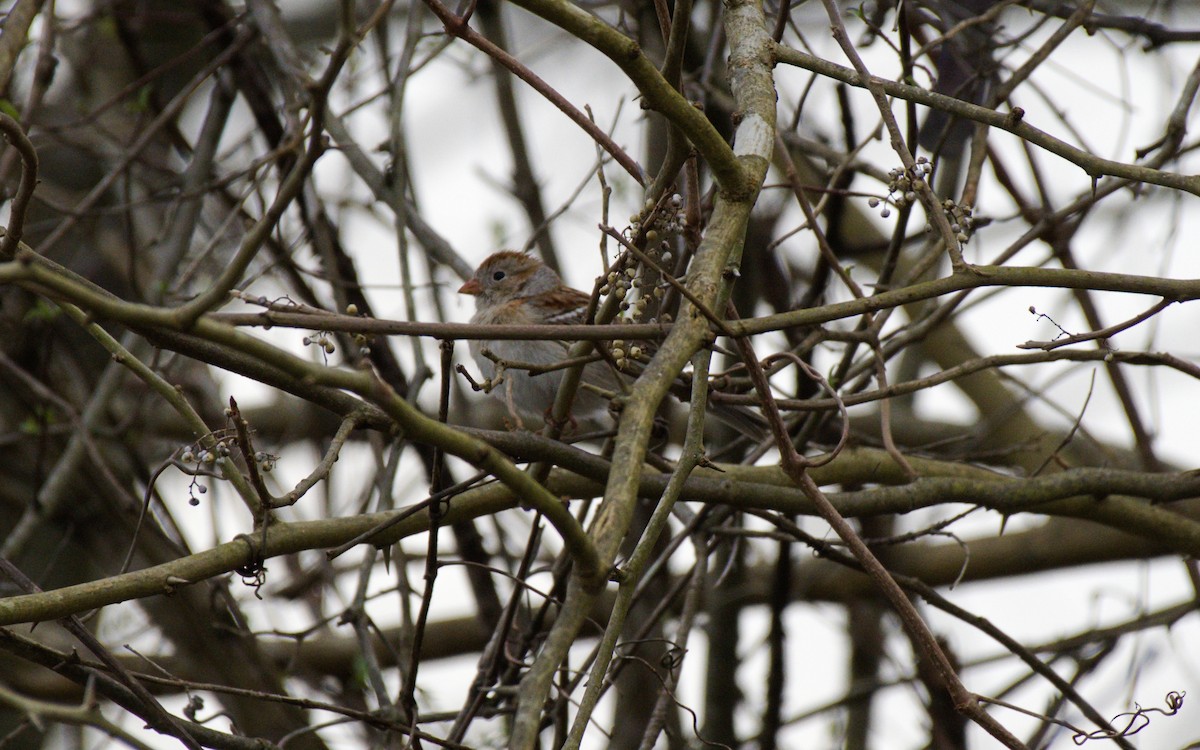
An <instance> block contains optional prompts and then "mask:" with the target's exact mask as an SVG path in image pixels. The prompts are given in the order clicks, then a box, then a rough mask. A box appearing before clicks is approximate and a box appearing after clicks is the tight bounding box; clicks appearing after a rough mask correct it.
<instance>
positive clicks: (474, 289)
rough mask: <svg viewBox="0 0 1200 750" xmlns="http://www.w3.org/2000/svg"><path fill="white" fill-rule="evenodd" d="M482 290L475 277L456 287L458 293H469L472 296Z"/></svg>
mask: <svg viewBox="0 0 1200 750" xmlns="http://www.w3.org/2000/svg"><path fill="white" fill-rule="evenodd" d="M482 291H483V287H481V286H479V282H478V281H477V280H475V279H471V280H470V281H468V282H467V283H465V284H463V285H462V286H460V287H459V288H458V293H459V294H470V295H472V296H473V295H476V294H479V293H480V292H482Z"/></svg>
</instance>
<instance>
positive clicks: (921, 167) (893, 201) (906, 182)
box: [867, 156, 933, 219]
mask: <svg viewBox="0 0 1200 750" xmlns="http://www.w3.org/2000/svg"><path fill="white" fill-rule="evenodd" d="M932 172H933V165H932V164H930V163H929V159H927V158H925V157H924V156H918V157H917V163H916V164H915V165H914V166H913V168H912V169H893V170H891V171H889V172H888V184H887V189H888V194H887V197H886V198H884V199H883V200H882V201H881V200H880V199H879V198H871V199H870V200H868V201H867V205H869V206H870V207H871V208H875V207H876V206H878V205H879V204H880V203H881V202H882V203H885V205H884V207H883V210H881V211H880V212H879V215H880V216H882V217H883V218H885V219H886V218H887V217H889V216H891V215H892V210H891V208H890V207H889V205H886V204H890V205H892V206H895V207H896V208H904V207H905V206H911V205H913V204H914V203H916V202H917V190H920V189H921V188H923V187H925V180H926V178H928V177H929V175H930V173H932Z"/></svg>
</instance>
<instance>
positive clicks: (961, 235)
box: [942, 198, 975, 245]
mask: <svg viewBox="0 0 1200 750" xmlns="http://www.w3.org/2000/svg"><path fill="white" fill-rule="evenodd" d="M942 210H943V211H945V212H946V218H947V219H948V220H949V221H950V231H952V232H954V238H955V239H957V240H958V241H959V242H960V243H962V244H964V245H965V244H967V240H969V239H971V232H972V230H973V229H974V228H975V219H974V218H973V217H972V215H971V214H972V211H973V209H972V208H971V207H970V206H960V205H958V204H957V203H955V202H954V199H952V198H947V199H946V200H944V201H942Z"/></svg>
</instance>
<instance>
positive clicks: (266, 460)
mask: <svg viewBox="0 0 1200 750" xmlns="http://www.w3.org/2000/svg"><path fill="white" fill-rule="evenodd" d="M212 437H213V439H214V440H215V442H214V444H213V446H212V447H211V448H206V447H204V446H203V445H201V444H199V443H193V444H192V445H185V446H184V447H183V448H182V450H181V452H180V454H179V460H180V461H182V462H183V463H185V464H195V468H194V469H192V470H191V472H190V473H191V475H192V481H191V484H189V485H188V504H189V505H199V504H200V498H198V497H196V495H197V494H200V495H204V494H207V493H208V487H206V486H205V485H204V484H202V483H200V481H198V480H197V477H199V476H203V475H208V476H216V468H215V464H216V463H217V460H218V459H222V458H228V457H229V456H230V455H232V453H233V451H234V450H236V449H237V447H238V437H237V432H236V431H235V430H232V429H229V430H222V431H220V432H214V433H213V434H212ZM278 461H279V456H276V455H274V454H272V453H267V452H266V451H257V452H256V453H255V454H254V462H255V463H256V464H258V468H259V470H260V471H262V472H270V471H271V470H273V469H274V468H275V464H276V463H277V462H278Z"/></svg>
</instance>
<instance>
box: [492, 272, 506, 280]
mask: <svg viewBox="0 0 1200 750" xmlns="http://www.w3.org/2000/svg"><path fill="white" fill-rule="evenodd" d="M502 279H504V272H503V271H496V272H495V273H493V274H492V281H501V280H502Z"/></svg>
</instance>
